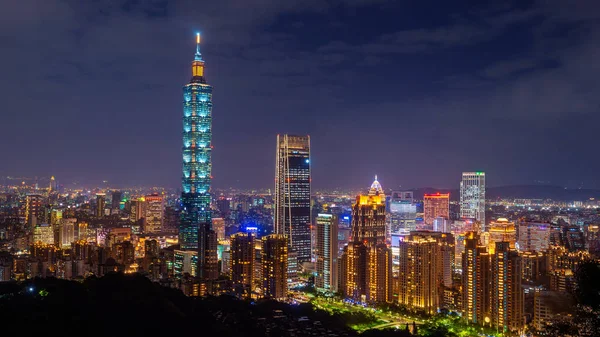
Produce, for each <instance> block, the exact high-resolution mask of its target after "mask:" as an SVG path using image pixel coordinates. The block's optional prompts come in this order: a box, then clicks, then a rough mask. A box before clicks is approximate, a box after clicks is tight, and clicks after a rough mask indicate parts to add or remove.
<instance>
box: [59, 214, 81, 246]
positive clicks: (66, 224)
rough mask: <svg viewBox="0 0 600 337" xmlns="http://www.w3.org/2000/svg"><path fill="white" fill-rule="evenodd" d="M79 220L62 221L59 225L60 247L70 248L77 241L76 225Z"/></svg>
mask: <svg viewBox="0 0 600 337" xmlns="http://www.w3.org/2000/svg"><path fill="white" fill-rule="evenodd" d="M76 222H77V219H74V218H68V219H60V221H59V223H58V247H59V248H70V247H71V244H72V243H73V242H74V241H75V223H76Z"/></svg>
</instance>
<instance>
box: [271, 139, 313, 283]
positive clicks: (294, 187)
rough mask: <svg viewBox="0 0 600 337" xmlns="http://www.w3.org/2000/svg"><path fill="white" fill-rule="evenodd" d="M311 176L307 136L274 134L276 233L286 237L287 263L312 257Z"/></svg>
mask: <svg viewBox="0 0 600 337" xmlns="http://www.w3.org/2000/svg"><path fill="white" fill-rule="evenodd" d="M310 179H311V178H310V136H293V135H277V148H276V158H275V220H274V221H275V233H277V234H283V235H286V236H287V237H288V244H289V245H290V247H289V248H290V256H292V257H294V260H295V261H294V263H291V264H290V267H292V266H293V265H294V264H295V263H297V264H298V265H301V264H302V263H304V262H310V259H311V238H310V221H311V220H310V219H311V216H310V214H311V213H310V212H311V209H310ZM290 272H291V274H293V273H294V272H295V270H291V271H290Z"/></svg>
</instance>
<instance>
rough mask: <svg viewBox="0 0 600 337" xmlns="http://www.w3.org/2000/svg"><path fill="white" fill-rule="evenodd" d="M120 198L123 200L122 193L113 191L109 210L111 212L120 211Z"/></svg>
mask: <svg viewBox="0 0 600 337" xmlns="http://www.w3.org/2000/svg"><path fill="white" fill-rule="evenodd" d="M122 198H123V192H121V191H113V192H112V199H111V203H110V208H111V209H112V210H113V211H118V210H119V209H121V199H122Z"/></svg>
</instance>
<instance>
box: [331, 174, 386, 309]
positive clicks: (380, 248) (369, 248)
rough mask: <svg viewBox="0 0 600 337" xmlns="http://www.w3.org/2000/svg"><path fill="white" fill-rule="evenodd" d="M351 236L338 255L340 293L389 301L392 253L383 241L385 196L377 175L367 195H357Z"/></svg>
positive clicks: (378, 300)
mask: <svg viewBox="0 0 600 337" xmlns="http://www.w3.org/2000/svg"><path fill="white" fill-rule="evenodd" d="M350 236H351V237H350V242H349V243H348V246H347V247H346V248H345V250H344V253H343V255H342V258H341V259H342V261H341V264H342V266H343V267H344V268H345V270H342V271H341V273H342V275H340V284H341V285H342V286H343V287H342V289H341V291H342V293H343V294H344V296H346V297H350V298H353V299H354V300H357V301H361V302H370V303H378V302H379V303H381V302H387V301H390V300H391V290H392V284H391V281H392V253H391V250H390V249H389V248H388V247H387V245H386V244H385V240H386V214H385V195H384V193H383V188H382V187H381V184H380V183H379V181H378V180H377V177H375V181H373V184H371V188H370V190H369V193H368V195H358V196H357V197H356V203H355V204H354V205H353V206H352V227H351V235H350Z"/></svg>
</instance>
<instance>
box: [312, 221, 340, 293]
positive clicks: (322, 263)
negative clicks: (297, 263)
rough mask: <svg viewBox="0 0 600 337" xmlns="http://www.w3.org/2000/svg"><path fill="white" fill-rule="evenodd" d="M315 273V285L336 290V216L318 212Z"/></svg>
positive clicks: (325, 289)
mask: <svg viewBox="0 0 600 337" xmlns="http://www.w3.org/2000/svg"><path fill="white" fill-rule="evenodd" d="M316 230H317V240H316V255H317V275H316V276H315V287H316V288H317V289H320V290H323V291H330V292H337V288H338V287H337V285H338V217H337V216H336V215H332V214H319V215H317V221H316Z"/></svg>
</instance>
